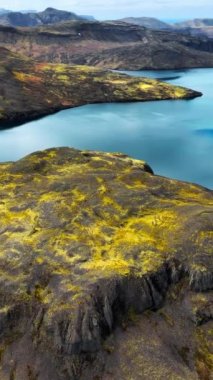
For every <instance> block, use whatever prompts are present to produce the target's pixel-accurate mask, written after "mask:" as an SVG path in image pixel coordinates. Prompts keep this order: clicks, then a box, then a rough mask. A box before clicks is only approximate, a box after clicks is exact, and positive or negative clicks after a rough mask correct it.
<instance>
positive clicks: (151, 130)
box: [0, 69, 213, 188]
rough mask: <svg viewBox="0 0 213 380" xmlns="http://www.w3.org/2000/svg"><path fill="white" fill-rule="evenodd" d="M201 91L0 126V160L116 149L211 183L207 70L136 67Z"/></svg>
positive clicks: (212, 91)
mask: <svg viewBox="0 0 213 380" xmlns="http://www.w3.org/2000/svg"><path fill="white" fill-rule="evenodd" d="M130 74H131V75H140V76H150V77H154V78H163V79H164V80H167V81H169V82H170V83H173V84H177V85H182V86H186V87H190V88H193V89H194V90H198V91H201V92H203V93H204V96H203V97H201V98H197V99H194V100H189V101H186V100H176V101H174V100H173V101H160V102H157V101H152V102H146V103H141V102H139V103H125V104H121V103H113V104H95V105H87V106H83V107H79V108H73V109H70V110H66V111H62V112H59V113H57V114H55V115H51V116H48V117H45V118H42V119H40V120H37V121H34V122H30V123H26V124H24V125H22V126H19V127H16V128H12V129H7V130H1V131H0V161H8V160H17V159H19V158H21V157H23V156H24V155H26V154H28V153H31V152H33V151H36V150H39V149H45V148H49V147H54V146H71V147H75V148H80V149H94V150H103V151H111V152H113V151H119V152H124V153H126V154H129V155H130V156H133V157H136V158H141V159H144V160H146V161H147V162H148V163H149V164H150V165H151V166H152V168H153V170H154V171H155V173H157V174H160V175H164V176H169V177H173V178H178V179H181V180H185V181H191V182H195V183H198V184H201V185H203V186H206V187H210V188H213V69H195V70H180V71H179V70H175V71H140V72H130Z"/></svg>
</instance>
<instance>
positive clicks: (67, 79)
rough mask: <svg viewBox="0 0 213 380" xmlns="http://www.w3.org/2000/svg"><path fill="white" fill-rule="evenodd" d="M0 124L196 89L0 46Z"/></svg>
mask: <svg viewBox="0 0 213 380" xmlns="http://www.w3.org/2000/svg"><path fill="white" fill-rule="evenodd" d="M0 65H1V69H0V81H1V88H0V96H1V97H0V123H1V124H0V127H1V128H5V127H9V126H12V125H14V124H15V125H16V124H18V123H23V122H24V121H26V120H32V119H35V118H37V117H41V116H44V115H48V114H51V113H53V112H56V111H59V110H62V109H65V108H70V107H76V106H79V105H83V104H88V103H103V102H127V101H146V100H163V99H192V98H195V97H196V96H200V95H201V93H199V92H196V91H192V90H188V89H185V88H183V87H177V86H172V85H169V84H167V83H163V82H160V81H156V80H152V79H147V78H133V77H129V76H127V75H124V74H117V73H113V72H110V71H103V70H98V69H95V68H92V67H87V66H70V65H63V64H48V63H41V64H40V63H35V62H33V61H32V60H30V59H27V58H26V57H21V56H19V55H16V54H13V53H10V52H9V51H8V50H6V49H4V48H0Z"/></svg>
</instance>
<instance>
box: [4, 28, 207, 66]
mask: <svg viewBox="0 0 213 380" xmlns="http://www.w3.org/2000/svg"><path fill="white" fill-rule="evenodd" d="M0 44H1V46H3V47H6V48H8V49H9V50H12V51H14V52H18V53H21V54H25V55H27V56H29V57H33V58H34V59H36V60H38V61H40V62H44V61H46V62H57V63H69V64H70V63H71V64H85V65H93V66H98V67H102V68H112V69H127V70H128V69H132V70H134V69H135V70H139V69H175V68H186V67H213V41H212V40H209V39H203V38H195V37H192V36H190V35H189V34H186V35H183V34H181V33H175V32H168V31H153V30H149V29H146V28H143V27H140V26H137V25H130V24H127V23H122V22H105V23H101V22H86V21H84V22H80V21H73V22H66V23H61V24H57V25H54V26H51V25H50V26H42V27H38V28H24V29H23V28H12V27H3V26H1V27H0Z"/></svg>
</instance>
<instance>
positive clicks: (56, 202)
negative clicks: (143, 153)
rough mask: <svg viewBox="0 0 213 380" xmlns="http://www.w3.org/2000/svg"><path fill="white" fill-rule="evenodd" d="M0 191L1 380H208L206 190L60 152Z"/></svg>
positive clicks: (120, 158)
mask: <svg viewBox="0 0 213 380" xmlns="http://www.w3.org/2000/svg"><path fill="white" fill-rule="evenodd" d="M0 181H1V184H2V187H1V188H0V198H1V203H0V216H1V227H0V241H1V254H0V271H1V278H0V294H1V297H0V303H1V305H0V347H1V367H0V378H1V379H4V380H11V379H13V380H29V379H36V380H47V379H52V380H92V379H104V380H108V379H113V380H114V379H117V378H119V379H122V380H127V379H128V380H129V379H130V374H131V378H132V379H133V380H138V379H141V380H142V379H143V380H144V379H145V380H151V379H154V378H156V379H165V380H170V379H172V378H174V377H175V378H177V379H182V380H188V379H192V380H198V379H201V380H202V379H208V380H210V379H211V373H212V372H211V371H212V362H211V352H210V350H211V349H210V342H211V334H210V329H211V323H212V322H211V318H212V293H211V289H212V285H213V283H212V281H213V277H212V271H213V267H212V239H213V231H212V225H213V193H212V191H210V190H207V189H205V188H202V187H199V186H196V185H193V184H189V183H184V182H178V181H176V180H172V179H167V178H163V177H159V176H155V175H153V171H152V169H151V168H150V167H149V166H148V165H147V164H146V163H145V162H143V161H138V160H134V159H131V158H129V157H127V156H125V155H122V154H118V153H115V154H112V153H98V152H90V151H78V150H75V149H70V148H58V149H49V150H46V151H43V152H36V153H34V154H31V155H29V156H27V157H25V158H23V159H22V160H19V161H17V162H14V163H2V164H0Z"/></svg>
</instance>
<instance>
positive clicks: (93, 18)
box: [80, 15, 95, 21]
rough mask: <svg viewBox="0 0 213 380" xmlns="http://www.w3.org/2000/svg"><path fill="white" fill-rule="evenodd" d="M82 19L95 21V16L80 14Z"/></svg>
mask: <svg viewBox="0 0 213 380" xmlns="http://www.w3.org/2000/svg"><path fill="white" fill-rule="evenodd" d="M80 17H81V18H83V19H84V20H89V21H95V17H93V16H89V15H80Z"/></svg>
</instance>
